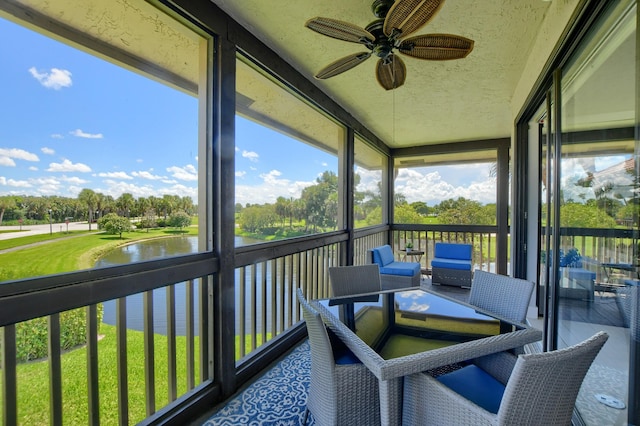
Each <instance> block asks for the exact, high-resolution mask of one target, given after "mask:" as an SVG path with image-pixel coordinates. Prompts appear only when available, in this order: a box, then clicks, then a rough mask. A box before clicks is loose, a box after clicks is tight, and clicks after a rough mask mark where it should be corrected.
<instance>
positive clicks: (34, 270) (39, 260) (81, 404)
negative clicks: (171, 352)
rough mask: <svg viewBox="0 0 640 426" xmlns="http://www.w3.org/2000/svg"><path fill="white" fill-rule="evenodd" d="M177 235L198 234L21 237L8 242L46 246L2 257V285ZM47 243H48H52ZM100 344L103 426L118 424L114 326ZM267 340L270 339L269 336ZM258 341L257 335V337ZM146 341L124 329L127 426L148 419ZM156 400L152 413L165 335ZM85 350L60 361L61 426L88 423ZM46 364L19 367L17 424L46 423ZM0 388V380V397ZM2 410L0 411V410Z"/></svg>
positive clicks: (182, 346) (181, 364) (180, 365)
mask: <svg viewBox="0 0 640 426" xmlns="http://www.w3.org/2000/svg"><path fill="white" fill-rule="evenodd" d="M176 233H180V234H187V235H197V228H189V229H188V230H185V231H184V232H181V231H180V232H179V231H177V230H173V229H164V230H151V231H149V232H146V231H136V232H131V233H127V234H124V236H123V238H122V239H120V238H119V237H118V236H114V235H106V234H103V233H99V234H96V233H91V234H89V233H88V232H85V234H86V235H81V236H79V237H77V238H65V237H68V235H67V234H54V237H55V238H53V240H51V238H47V237H50V236H49V235H48V234H44V235H38V236H30V237H22V238H17V239H14V240H9V241H14V243H15V242H17V241H21V242H22V244H33V243H37V242H42V241H44V244H40V245H36V246H31V247H26V248H24V249H22V250H16V251H12V252H8V253H4V254H2V255H1V256H2V264H1V265H2V266H0V281H2V280H5V279H6V278H3V271H15V272H14V274H15V275H16V276H19V277H20V278H22V277H30V276H39V275H48V274H53V273H60V272H66V271H74V270H78V269H83V268H89V267H91V266H92V265H93V264H94V263H95V261H96V259H97V258H98V257H99V256H100V255H101V254H103V253H106V252H108V251H109V250H112V249H113V248H115V247H117V246H120V245H123V244H129V243H132V242H135V241H139V240H142V239H148V238H160V237H166V236H171V235H175V234H176ZM50 240H51V241H50ZM99 333H100V336H101V338H100V340H99V342H98V363H99V382H100V384H99V387H100V389H99V392H100V421H101V424H104V425H112V424H113V425H115V424H118V417H117V416H118V414H117V413H118V412H117V407H118V400H117V394H118V393H117V391H118V383H117V376H116V372H117V358H116V356H117V353H118V351H117V348H116V329H115V327H114V326H110V325H106V324H101V325H100V332H99ZM269 338H270V336H269ZM257 339H258V341H260V340H261V336H260V335H258V336H257ZM246 342H247V344H246V353H249V352H250V347H249V346H250V336H247V338H246ZM143 343H144V337H143V334H142V332H139V331H133V330H127V357H128V359H127V375H128V383H129V385H128V392H129V424H134V423H137V422H139V421H141V420H142V419H144V418H146V408H145V400H146V398H145V384H144V347H143ZM154 345H155V353H154V356H155V359H154V365H155V382H156V383H155V395H156V396H155V401H156V410H159V409H161V408H162V407H164V406H165V405H167V404H168V402H169V398H168V388H167V377H168V367H167V366H168V356H167V338H166V336H163V335H159V334H155V337H154ZM176 348H177V384H178V392H177V393H178V396H180V395H183V394H184V393H185V392H186V391H187V371H186V337H184V336H182V337H177V338H176ZM195 350H196V354H195V360H194V365H195V366H194V374H195V379H196V384H198V383H199V382H200V381H199V357H200V355H199V339H198V338H197V337H196V341H195ZM239 353H240V350H239V337H236V359H238V358H239ZM86 357H87V354H86V348H85V347H84V346H83V347H80V348H77V349H74V350H71V351H69V352H67V353H65V354H64V355H63V356H62V377H63V385H62V386H63V415H64V419H63V420H64V424H70V425H76V424H77V425H86V424H88V411H87V405H88V400H87V364H86ZM48 368H49V363H48V361H47V360H39V361H32V362H28V363H23V364H19V365H18V369H17V375H18V377H17V383H18V389H17V397H18V418H19V423H20V424H24V425H45V424H49V387H48V380H49V372H48ZM1 391H2V383H1V376H0V392H1ZM0 408H1V407H0Z"/></svg>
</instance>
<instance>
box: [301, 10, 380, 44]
mask: <svg viewBox="0 0 640 426" xmlns="http://www.w3.org/2000/svg"><path fill="white" fill-rule="evenodd" d="M304 26H305V27H307V28H309V29H311V30H313V31H315V32H318V33H320V34H323V35H326V36H329V37H333V38H337V39H338V40H344V41H350V42H352V43H361V44H367V42H373V41H375V39H376V38H375V37H374V36H373V35H372V34H371V33H370V32H369V31H367V30H364V29H362V28H360V27H358V26H357V25H353V24H350V23H349V22H344V21H338V20H337V19H331V18H322V17H319V16H318V17H316V18H312V19H309V20H308V21H307V22H306V23H305V24H304Z"/></svg>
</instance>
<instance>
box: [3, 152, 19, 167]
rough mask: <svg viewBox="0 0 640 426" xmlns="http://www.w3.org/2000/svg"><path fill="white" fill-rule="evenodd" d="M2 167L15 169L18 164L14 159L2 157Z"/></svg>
mask: <svg viewBox="0 0 640 426" xmlns="http://www.w3.org/2000/svg"><path fill="white" fill-rule="evenodd" d="M0 166H5V167H15V166H16V162H15V161H13V159H12V158H10V157H6V156H4V155H0Z"/></svg>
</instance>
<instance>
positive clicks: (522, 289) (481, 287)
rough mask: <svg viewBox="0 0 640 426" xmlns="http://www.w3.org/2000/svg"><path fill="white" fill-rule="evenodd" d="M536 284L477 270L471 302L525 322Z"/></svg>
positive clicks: (470, 295) (474, 274)
mask: <svg viewBox="0 0 640 426" xmlns="http://www.w3.org/2000/svg"><path fill="white" fill-rule="evenodd" d="M534 286H535V285H534V283H533V282H531V281H527V280H522V279H519V278H513V277H508V276H506V275H499V274H494V273H491V272H487V271H481V270H476V271H474V273H473V284H472V286H471V291H470V293H469V303H470V304H472V305H473V306H477V307H478V308H480V309H484V310H487V311H489V312H493V313H494V314H497V315H500V316H502V317H504V318H506V319H509V320H511V321H517V322H520V323H524V322H525V321H526V319H527V311H528V309H529V301H530V300H531V295H532V294H533V288H534Z"/></svg>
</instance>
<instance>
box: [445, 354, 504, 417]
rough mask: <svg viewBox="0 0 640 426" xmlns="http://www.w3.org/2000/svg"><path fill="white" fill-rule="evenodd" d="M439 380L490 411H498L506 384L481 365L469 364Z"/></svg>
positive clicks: (494, 412) (495, 412)
mask: <svg viewBox="0 0 640 426" xmlns="http://www.w3.org/2000/svg"><path fill="white" fill-rule="evenodd" d="M437 380H438V381H439V382H440V383H442V384H443V385H445V386H446V387H448V388H449V389H451V390H453V391H454V392H456V393H458V394H460V395H462V396H464V397H465V398H467V399H468V400H469V401H472V402H473V403H474V404H476V405H479V406H480V407H482V408H484V409H485V410H487V411H489V412H490V413H493V414H497V413H498V409H499V408H500V402H501V401H502V396H503V395H504V388H505V386H504V385H503V384H502V383H500V382H499V381H498V380H496V379H495V378H494V377H493V376H491V375H490V374H489V373H487V372H486V371H484V370H483V369H481V368H480V367H478V366H476V365H473V364H472V365H468V366H466V367H464V368H461V369H459V370H455V371H453V372H451V373H447V374H443V375H442V376H439V377H438V378H437Z"/></svg>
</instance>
